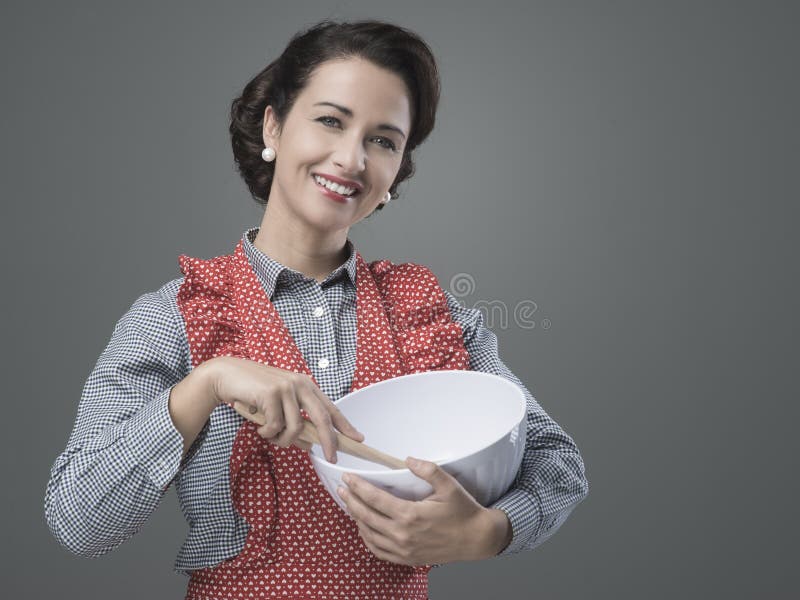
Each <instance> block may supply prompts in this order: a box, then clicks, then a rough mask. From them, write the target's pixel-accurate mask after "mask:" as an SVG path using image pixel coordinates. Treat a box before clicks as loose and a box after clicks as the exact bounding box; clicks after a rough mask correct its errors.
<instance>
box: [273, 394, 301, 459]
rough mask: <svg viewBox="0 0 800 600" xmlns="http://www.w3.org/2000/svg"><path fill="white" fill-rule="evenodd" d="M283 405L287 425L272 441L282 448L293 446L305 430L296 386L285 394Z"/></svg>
mask: <svg viewBox="0 0 800 600" xmlns="http://www.w3.org/2000/svg"><path fill="white" fill-rule="evenodd" d="M281 406H282V408H283V420H284V423H285V424H286V427H285V429H284V430H283V431H281V432H280V433H279V434H278V435H276V436H275V437H274V438H273V439H271V440H270V442H272V443H273V444H275V445H277V446H280V447H281V448H286V447H288V446H291V445H292V443H294V441H295V439H297V436H299V435H300V432H301V431H303V417H302V416H301V415H300V407H299V406H298V405H297V399H296V397H295V390H294V387H290V388H289V389H288V390H287V391H286V392H285V393H284V394H283V398H282V404H281Z"/></svg>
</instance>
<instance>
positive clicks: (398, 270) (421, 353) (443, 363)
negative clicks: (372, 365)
mask: <svg viewBox="0 0 800 600" xmlns="http://www.w3.org/2000/svg"><path fill="white" fill-rule="evenodd" d="M368 266H369V269H370V273H372V276H373V278H374V279H375V283H376V284H377V286H378V290H379V292H380V294H381V296H382V298H383V304H384V307H385V308H386V313H387V315H388V317H389V324H390V326H391V328H392V333H393V334H394V338H395V342H396V344H397V348H398V352H399V355H400V359H401V361H402V362H403V364H404V367H405V371H406V373H408V374H410V373H418V372H421V371H431V370H454V369H458V370H468V369H469V368H470V366H469V354H468V352H467V349H466V347H465V346H464V337H463V330H462V329H461V325H459V324H458V323H457V322H455V321H453V319H452V316H451V314H450V308H449V306H448V304H447V297H446V296H445V294H444V291H443V290H442V288H441V286H440V285H439V282H438V280H437V279H436V276H435V275H434V274H433V272H432V271H431V270H430V269H429V268H428V267H426V266H425V265H420V264H417V263H411V262H407V263H400V264H394V263H392V262H391V261H390V260H387V259H383V260H376V261H372V262H370V263H369V265H368Z"/></svg>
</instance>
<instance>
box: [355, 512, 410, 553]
mask: <svg viewBox="0 0 800 600" xmlns="http://www.w3.org/2000/svg"><path fill="white" fill-rule="evenodd" d="M356 525H357V526H358V532H359V534H360V535H361V537H362V539H363V540H364V541H365V542H367V543H369V544H370V545H371V546H372V547H374V548H376V549H378V550H380V551H381V552H384V553H386V554H389V555H394V557H395V560H397V559H399V555H400V548H399V547H398V546H397V544H395V543H394V542H393V541H392V540H390V539H389V538H387V537H386V536H385V535H383V534H382V533H381V532H380V531H377V530H376V529H373V528H372V527H370V526H369V525H367V524H366V523H365V522H364V521H356Z"/></svg>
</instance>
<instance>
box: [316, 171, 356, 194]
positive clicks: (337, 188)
mask: <svg viewBox="0 0 800 600" xmlns="http://www.w3.org/2000/svg"><path fill="white" fill-rule="evenodd" d="M314 180H315V181H316V182H317V183H318V184H320V185H324V186H325V187H326V188H328V189H329V190H333V191H334V192H336V193H337V194H341V195H342V196H352V195H353V193H354V192H355V191H356V188H352V187H345V186H343V185H339V184H338V183H334V182H332V181H328V180H327V179H325V178H324V177H320V176H319V175H314Z"/></svg>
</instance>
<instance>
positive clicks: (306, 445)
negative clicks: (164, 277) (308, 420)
mask: <svg viewBox="0 0 800 600" xmlns="http://www.w3.org/2000/svg"><path fill="white" fill-rule="evenodd" d="M294 445H295V446H297V447H298V448H301V449H303V450H305V451H306V452H308V451H309V450H311V447H312V446H313V444H309V443H308V442H305V441H303V440H301V439H300V438H297V439H296V440H295V441H294Z"/></svg>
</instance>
